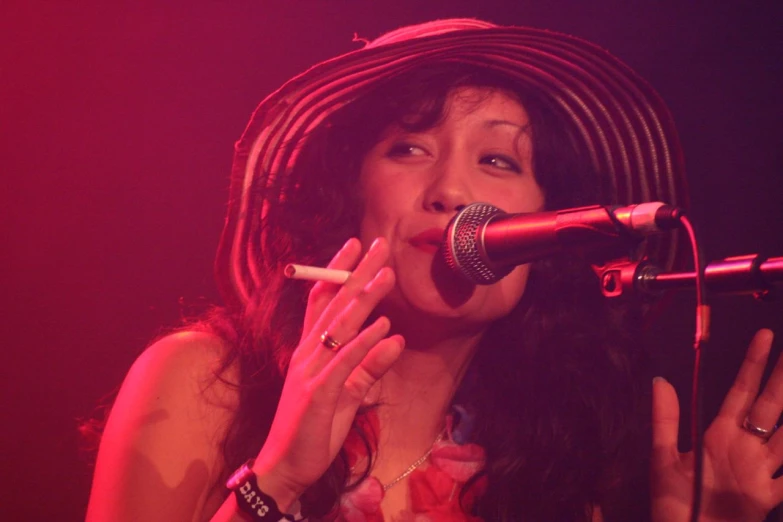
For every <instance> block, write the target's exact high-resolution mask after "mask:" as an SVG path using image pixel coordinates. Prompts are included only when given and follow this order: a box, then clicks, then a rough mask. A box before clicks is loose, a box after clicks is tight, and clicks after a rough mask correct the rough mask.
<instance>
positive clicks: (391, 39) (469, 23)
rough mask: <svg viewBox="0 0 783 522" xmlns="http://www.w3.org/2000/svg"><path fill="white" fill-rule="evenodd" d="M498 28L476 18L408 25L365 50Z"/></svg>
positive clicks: (377, 40)
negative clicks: (445, 34) (468, 31)
mask: <svg viewBox="0 0 783 522" xmlns="http://www.w3.org/2000/svg"><path fill="white" fill-rule="evenodd" d="M496 27H497V26H496V25H495V24H493V23H490V22H485V21H484V20H478V19H476V18H446V19H443V20H433V21H431V22H424V23H421V24H416V25H408V26H405V27H400V28H399V29H394V30H392V31H389V32H388V33H384V34H382V35H381V36H379V37H378V38H376V39H375V40H373V41H371V42H370V43H368V44H367V45H366V46H365V49H372V48H375V47H380V46H382V45H389V44H393V43H397V42H404V41H407V40H411V39H413V38H424V37H427V36H435V35H438V34H444V33H450V32H453V31H466V30H471V29H494V28H496Z"/></svg>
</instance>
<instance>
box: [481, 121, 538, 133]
mask: <svg viewBox="0 0 783 522" xmlns="http://www.w3.org/2000/svg"><path fill="white" fill-rule="evenodd" d="M499 125H510V126H512V127H516V128H517V129H519V130H520V131H521V132H525V131H526V130H528V129H529V128H530V122H527V123H525V124H524V125H520V124H519V123H514V122H513V121H509V120H487V121H485V122H484V126H485V127H489V128H492V127H497V126H499Z"/></svg>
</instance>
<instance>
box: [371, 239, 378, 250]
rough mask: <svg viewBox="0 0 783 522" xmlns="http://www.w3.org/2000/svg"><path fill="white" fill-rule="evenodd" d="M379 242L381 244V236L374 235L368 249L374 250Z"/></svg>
mask: <svg viewBox="0 0 783 522" xmlns="http://www.w3.org/2000/svg"><path fill="white" fill-rule="evenodd" d="M380 244H381V238H379V237H376V238H375V239H374V240H373V242H372V245H370V250H375V249H376V248H378V245H380Z"/></svg>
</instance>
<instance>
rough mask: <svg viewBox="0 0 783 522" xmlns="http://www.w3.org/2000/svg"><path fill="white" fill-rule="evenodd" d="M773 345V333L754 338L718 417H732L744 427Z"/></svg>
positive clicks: (757, 333)
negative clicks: (743, 423) (743, 424)
mask: <svg viewBox="0 0 783 522" xmlns="http://www.w3.org/2000/svg"><path fill="white" fill-rule="evenodd" d="M771 343H772V332H771V331H769V330H759V331H758V332H756V335H754V336H753V339H752V340H751V342H750V346H748V351H747V352H746V353H745V360H744V361H743V362H742V366H740V369H739V372H738V373H737V378H736V379H735V380H734V384H733V385H732V386H731V388H730V389H729V392H728V393H727V394H726V398H725V399H724V400H723V404H722V405H721V408H720V412H719V413H718V415H721V416H725V417H730V418H731V419H732V420H733V421H734V422H736V423H738V424H739V425H742V422H743V421H744V420H745V415H747V414H748V411H749V410H750V407H751V405H752V404H753V401H754V400H755V399H756V394H758V391H759V383H760V381H761V377H762V375H763V374H764V368H765V367H766V365H767V359H768V357H769V348H770V344H771Z"/></svg>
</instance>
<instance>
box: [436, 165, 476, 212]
mask: <svg viewBox="0 0 783 522" xmlns="http://www.w3.org/2000/svg"><path fill="white" fill-rule="evenodd" d="M464 169H465V166H464V165H459V164H456V162H455V161H442V162H438V163H437V164H435V165H433V167H432V169H431V172H430V179H429V182H428V184H427V187H426V189H425V193H424V208H425V210H428V211H431V212H445V213H449V214H450V213H456V212H459V211H460V210H462V209H463V208H465V206H467V205H468V204H470V203H472V202H473V201H472V199H471V190H470V186H469V183H468V178H467V176H466V173H465V172H464Z"/></svg>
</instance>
